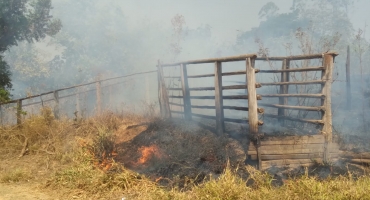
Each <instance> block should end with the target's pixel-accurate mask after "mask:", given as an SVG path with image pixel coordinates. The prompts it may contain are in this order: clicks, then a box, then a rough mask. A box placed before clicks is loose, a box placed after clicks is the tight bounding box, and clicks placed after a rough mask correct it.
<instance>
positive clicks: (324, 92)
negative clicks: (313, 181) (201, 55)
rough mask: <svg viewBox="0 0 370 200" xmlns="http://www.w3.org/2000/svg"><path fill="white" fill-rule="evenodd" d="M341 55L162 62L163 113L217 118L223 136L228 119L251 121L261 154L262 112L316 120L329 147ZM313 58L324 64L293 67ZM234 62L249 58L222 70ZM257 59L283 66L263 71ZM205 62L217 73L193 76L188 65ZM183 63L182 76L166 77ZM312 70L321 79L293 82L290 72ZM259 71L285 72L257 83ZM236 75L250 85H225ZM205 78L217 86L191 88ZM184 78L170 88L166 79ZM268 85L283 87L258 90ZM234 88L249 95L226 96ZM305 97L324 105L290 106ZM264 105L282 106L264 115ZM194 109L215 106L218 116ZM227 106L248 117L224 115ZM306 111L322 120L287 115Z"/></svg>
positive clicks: (160, 81)
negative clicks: (232, 102)
mask: <svg viewBox="0 0 370 200" xmlns="http://www.w3.org/2000/svg"><path fill="white" fill-rule="evenodd" d="M337 55H338V54H337V53H335V52H327V53H323V54H312V55H298V56H288V57H268V58H266V57H262V58H258V57H257V55H256V54H247V55H240V56H233V57H224V58H214V59H204V60H191V61H185V62H177V63H169V64H163V63H160V62H159V63H158V65H157V67H158V76H159V78H158V80H159V83H158V86H159V97H160V106H161V113H162V116H163V117H167V118H170V117H171V114H172V113H177V114H183V116H184V118H185V119H186V120H192V116H196V117H201V118H206V119H214V120H215V121H216V125H217V127H216V130H217V134H219V135H222V134H223V133H224V131H225V124H224V123H225V122H234V123H248V124H249V133H250V135H251V136H253V138H254V139H255V141H254V144H255V146H256V148H257V150H256V152H257V154H259V153H260V152H261V151H260V150H259V148H260V146H261V144H260V139H259V135H260V134H259V126H262V125H263V124H264V122H263V121H261V120H259V114H263V115H264V116H265V117H270V118H277V119H278V120H279V122H281V123H284V121H285V120H291V121H298V122H304V123H313V124H317V125H320V126H322V129H321V133H320V134H322V135H323V136H324V137H325V147H327V146H328V144H329V143H331V141H332V115H331V84H332V81H333V78H332V72H333V67H334V58H335V56H337ZM310 59H322V66H304V67H301V68H290V62H291V61H297V60H310ZM234 61H245V65H246V70H243V71H235V72H227V73H223V72H222V64H223V63H224V62H234ZM256 61H269V62H273V61H282V67H281V69H278V70H272V69H271V70H260V69H256V68H255V63H256ZM203 63H214V73H210V74H202V75H193V76H189V75H188V74H187V65H195V64H203ZM176 66H180V69H181V70H180V71H181V75H180V77H178V76H164V73H163V70H164V68H167V67H176ZM309 71H319V72H320V71H321V74H322V75H321V79H320V80H304V81H290V78H289V77H290V73H292V72H309ZM257 73H260V74H262V73H279V74H281V80H280V81H279V82H264V83H257V82H256V74H257ZM232 75H245V76H246V84H239V85H231V86H223V84H222V77H223V76H232ZM204 77H214V87H193V88H190V87H189V81H190V80H191V79H194V78H204ZM173 78H180V79H181V88H172V87H166V83H165V79H173ZM312 84H316V85H317V84H319V85H321V92H320V93H316V94H311V93H306V94H303V93H300V94H290V93H289V86H290V85H312ZM265 86H279V87H280V89H279V93H276V94H264V95H259V94H258V93H257V88H261V87H265ZM233 89H247V95H223V91H224V90H233ZM171 90H180V91H182V95H178V96H174V95H169V91H171ZM206 90H213V91H214V96H191V95H190V91H206ZM292 97H294V98H296V97H304V98H318V99H321V105H320V106H292V105H288V98H292ZM171 98H180V99H182V100H183V104H177V103H172V102H170V99H171ZM262 98H279V104H262V103H258V100H261V99H262ZM192 99H214V100H215V105H214V106H213V105H212V106H198V105H192V103H191V100H192ZM224 99H247V100H248V105H245V106H243V107H238V106H224V105H223V100H224ZM170 105H175V106H182V107H183V112H180V111H174V110H171V108H170ZM262 106H263V107H273V108H277V109H278V114H277V115H272V114H264V109H263V108H262ZM192 108H200V109H215V116H208V115H202V114H194V113H192ZM224 109H231V110H242V111H248V119H246V120H241V119H230V118H225V117H224ZM289 109H291V110H305V111H316V112H317V111H320V112H321V113H322V114H321V116H322V118H321V119H302V118H294V117H290V116H288V115H287V113H286V111H287V110H289ZM323 155H324V158H323V160H324V161H327V160H328V157H329V150H328V148H326V150H325V152H324V154H323ZM257 157H258V158H259V165H260V166H261V155H257Z"/></svg>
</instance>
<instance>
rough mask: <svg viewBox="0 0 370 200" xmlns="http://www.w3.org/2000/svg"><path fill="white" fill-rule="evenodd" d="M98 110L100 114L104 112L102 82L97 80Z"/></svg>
mask: <svg viewBox="0 0 370 200" xmlns="http://www.w3.org/2000/svg"><path fill="white" fill-rule="evenodd" d="M96 111H97V114H98V115H100V114H101V113H102V101H101V82H100V81H98V82H96Z"/></svg>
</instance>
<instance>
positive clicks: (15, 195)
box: [0, 183, 58, 200]
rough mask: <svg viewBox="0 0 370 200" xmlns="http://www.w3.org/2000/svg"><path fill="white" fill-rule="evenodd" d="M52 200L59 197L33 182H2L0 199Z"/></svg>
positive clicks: (0, 184)
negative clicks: (41, 188)
mask: <svg viewBox="0 0 370 200" xmlns="http://www.w3.org/2000/svg"><path fill="white" fill-rule="evenodd" d="M14 199H22V200H36V199H38V200H49V199H50V200H51V199H55V200H56V199H58V198H56V197H52V196H50V194H45V193H43V192H42V191H41V190H39V189H37V188H35V187H34V186H32V185H31V184H16V185H15V184H2V183H0V200H14Z"/></svg>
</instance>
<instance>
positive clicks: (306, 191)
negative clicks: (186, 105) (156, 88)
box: [0, 109, 370, 199]
mask: <svg viewBox="0 0 370 200" xmlns="http://www.w3.org/2000/svg"><path fill="white" fill-rule="evenodd" d="M42 113H43V114H42V115H40V116H34V117H31V118H30V119H28V120H26V121H25V122H24V123H23V124H22V126H18V127H17V126H14V127H13V126H9V127H2V128H1V129H0V131H1V132H0V153H1V154H0V155H1V158H2V162H1V163H0V182H2V183H15V182H28V183H32V184H37V185H38V186H41V187H42V188H44V190H47V191H48V190H50V191H51V192H54V191H56V190H57V191H59V193H60V196H61V197H64V198H67V199H70V198H81V199H91V198H93V199H120V198H122V197H126V199H370V198H369V197H368V194H367V193H368V191H369V190H370V178H369V176H365V174H366V173H365V172H363V173H360V174H354V173H353V172H352V171H353V170H351V169H350V168H349V169H348V170H345V171H344V172H341V173H339V174H336V175H335V171H338V170H329V171H330V172H329V176H328V177H326V178H320V176H319V175H320V174H319V173H318V171H320V170H319V167H318V166H315V167H313V168H309V169H306V170H304V169H301V170H300V172H295V173H292V174H287V175H286V176H285V177H284V178H283V179H282V178H281V176H280V177H277V176H276V173H270V174H269V173H267V172H260V171H257V170H255V169H254V168H253V167H250V166H245V165H244V164H243V161H244V160H245V149H244V147H243V146H245V144H248V141H247V140H246V138H244V137H242V136H241V135H237V134H236V135H235V134H234V135H232V134H231V136H230V137H216V136H215V135H214V134H213V133H212V131H210V130H208V129H205V128H203V127H202V126H200V125H198V124H196V123H193V122H180V121H171V120H162V119H159V118H156V117H153V116H152V117H150V118H148V117H143V116H140V115H132V114H131V115H126V116H119V115H115V114H113V113H105V114H104V115H101V116H97V117H95V118H91V119H87V120H80V121H78V122H76V121H73V120H67V119H64V120H60V121H56V120H54V118H53V116H52V114H51V110H50V109H45V110H44V111H43V112H42ZM244 140H245V141H244ZM25 141H27V142H25ZM25 143H27V145H25ZM25 147H26V149H27V150H25V153H22V152H23V149H25ZM245 148H247V146H245ZM20 155H21V156H20ZM329 167H331V166H326V168H328V169H329ZM321 168H325V166H322V167H321ZM323 170H325V169H321V171H323ZM331 171H334V173H331ZM289 177H290V178H289ZM279 181H280V182H281V184H277V182H279Z"/></svg>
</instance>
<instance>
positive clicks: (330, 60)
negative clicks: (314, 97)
mask: <svg viewBox="0 0 370 200" xmlns="http://www.w3.org/2000/svg"><path fill="white" fill-rule="evenodd" d="M336 55H338V54H337V53H326V54H324V59H323V67H324V71H323V75H322V80H325V84H324V85H323V87H322V94H324V96H325V99H324V101H323V106H324V108H325V110H324V111H322V112H323V114H322V120H323V121H324V126H323V128H322V133H323V134H324V135H325V145H324V162H328V161H329V159H330V155H329V149H328V147H329V144H330V143H331V142H332V137H333V136H332V128H333V127H332V124H333V122H332V113H331V84H332V81H333V75H332V74H333V68H334V57H335V56H336Z"/></svg>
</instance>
